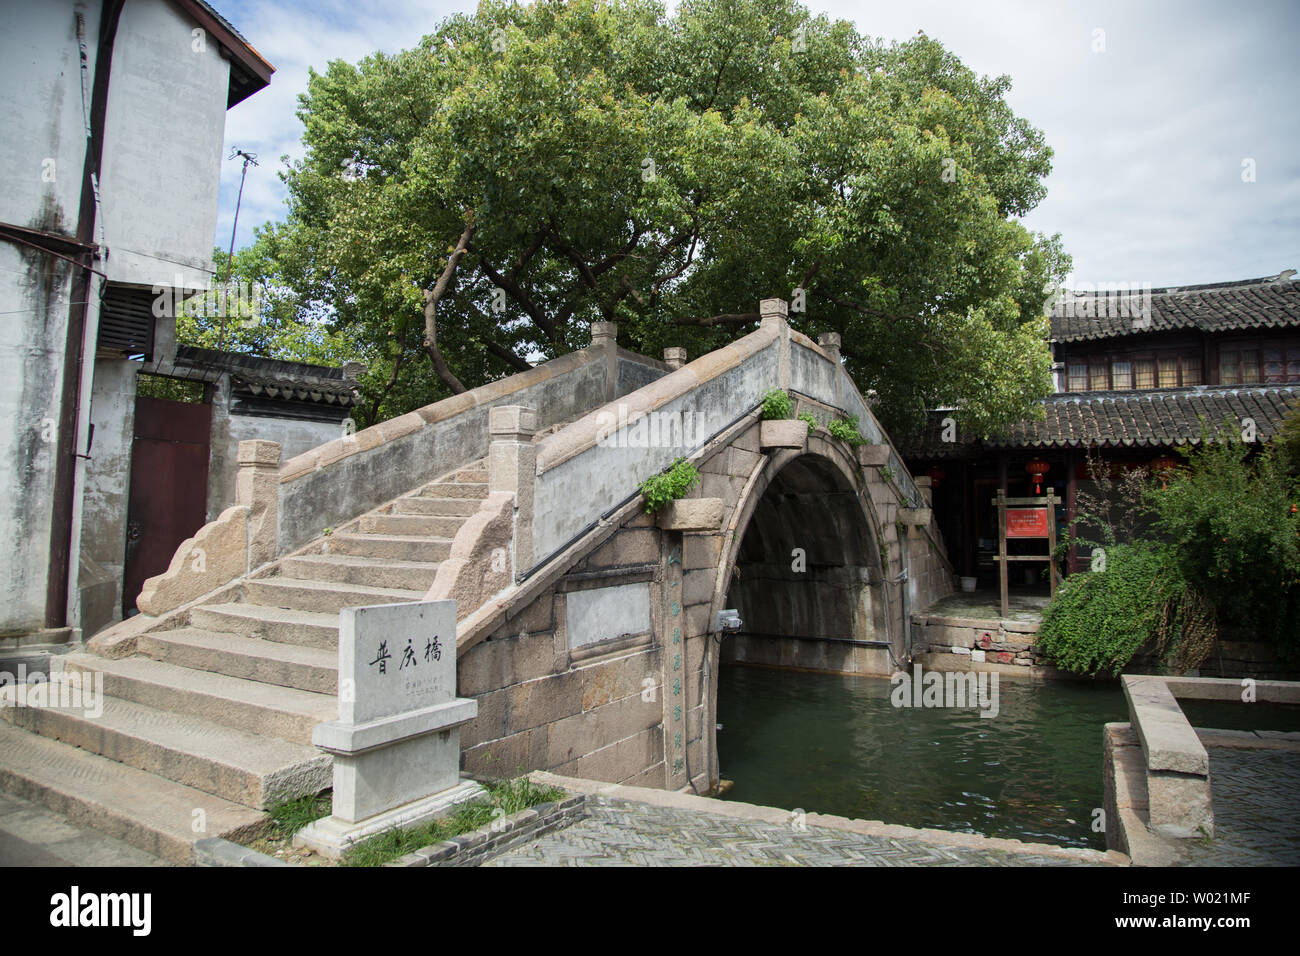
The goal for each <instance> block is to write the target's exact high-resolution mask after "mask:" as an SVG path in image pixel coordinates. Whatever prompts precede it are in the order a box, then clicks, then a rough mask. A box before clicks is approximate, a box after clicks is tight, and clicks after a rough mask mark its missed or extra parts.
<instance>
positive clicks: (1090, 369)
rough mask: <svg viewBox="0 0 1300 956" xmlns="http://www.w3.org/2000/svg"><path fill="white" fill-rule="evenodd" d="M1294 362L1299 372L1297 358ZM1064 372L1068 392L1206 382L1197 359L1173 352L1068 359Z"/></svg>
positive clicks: (1163, 351) (1123, 389)
mask: <svg viewBox="0 0 1300 956" xmlns="http://www.w3.org/2000/svg"><path fill="white" fill-rule="evenodd" d="M1296 358H1297V362H1296V367H1297V369H1300V354H1298V355H1297V357H1296ZM1066 368H1067V369H1068V375H1067V387H1068V388H1069V390H1070V391H1071V392H1089V391H1090V392H1105V391H1131V390H1133V389H1145V388H1177V387H1180V386H1188V385H1201V384H1203V383H1204V381H1205V378H1204V374H1203V371H1202V369H1201V357H1200V356H1199V355H1193V354H1191V353H1186V352H1180V351H1173V350H1161V351H1159V352H1145V353H1132V352H1129V353H1123V352H1122V353H1119V354H1112V355H1090V356H1087V357H1086V358H1079V359H1071V360H1070V361H1069V362H1068V363H1067V365H1066Z"/></svg>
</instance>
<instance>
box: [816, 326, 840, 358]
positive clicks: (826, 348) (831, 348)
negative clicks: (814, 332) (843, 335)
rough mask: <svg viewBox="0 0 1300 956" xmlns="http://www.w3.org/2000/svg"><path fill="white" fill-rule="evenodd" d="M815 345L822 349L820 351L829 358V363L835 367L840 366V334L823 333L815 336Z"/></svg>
mask: <svg viewBox="0 0 1300 956" xmlns="http://www.w3.org/2000/svg"><path fill="white" fill-rule="evenodd" d="M817 344H818V345H820V346H821V347H822V351H823V352H825V353H826V354H827V355H829V356H830V357H831V361H832V362H834V363H835V364H836V365H839V364H840V333H838V332H823V333H822V334H821V335H819V336H817Z"/></svg>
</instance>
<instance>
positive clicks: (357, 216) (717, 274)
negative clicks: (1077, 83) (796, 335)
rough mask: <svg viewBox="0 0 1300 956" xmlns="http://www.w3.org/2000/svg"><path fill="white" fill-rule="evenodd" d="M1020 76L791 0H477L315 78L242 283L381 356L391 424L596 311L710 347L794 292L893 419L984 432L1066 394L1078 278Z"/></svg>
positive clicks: (537, 354) (805, 324) (802, 312)
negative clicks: (1067, 287) (670, 4)
mask: <svg viewBox="0 0 1300 956" xmlns="http://www.w3.org/2000/svg"><path fill="white" fill-rule="evenodd" d="M1009 85H1010V81H1009V80H1008V78H1006V77H998V78H992V79H990V78H983V77H980V76H977V75H976V74H975V73H973V72H972V71H971V70H969V69H968V68H967V67H965V66H963V65H962V64H961V62H960V61H959V60H958V59H957V58H956V57H955V56H953V55H952V54H951V53H949V52H948V51H946V50H945V49H944V48H943V46H942V45H941V44H940V43H938V42H937V41H935V40H932V39H929V38H927V37H925V36H923V35H922V36H917V37H916V38H914V39H912V40H910V41H908V42H905V43H895V44H885V43H883V42H878V41H873V40H871V39H870V38H868V37H866V36H864V35H862V34H860V33H859V32H858V31H857V30H856V28H855V27H854V26H853V24H851V23H849V22H846V21H831V20H829V19H827V18H826V17H825V16H813V15H811V14H810V13H809V11H808V10H807V9H806V8H804V7H802V6H800V5H799V4H797V3H795V2H792V0H683V2H682V3H681V4H680V5H679V7H678V8H677V11H676V12H675V13H674V14H673V15H671V16H670V15H668V14H667V13H666V11H665V9H664V6H663V4H661V3H658V2H654V0H619V2H598V0H567V2H563V0H537V2H535V3H532V4H530V5H527V6H522V5H516V4H507V3H501V2H495V0H485V2H483V3H482V4H481V6H480V7H479V9H478V10H477V12H476V13H474V14H472V15H463V14H462V15H456V16H453V17H450V18H449V19H447V20H446V21H444V22H443V24H442V25H441V26H440V27H439V29H438V30H437V31H436V32H435V33H433V34H431V35H430V36H426V37H424V38H423V39H422V40H421V41H420V42H419V43H418V44H417V45H415V46H414V47H412V48H411V49H408V50H405V51H402V52H400V53H396V54H392V55H389V54H384V53H376V54H374V55H373V56H370V57H367V58H366V59H364V60H362V61H361V62H359V63H357V64H349V63H346V62H338V61H336V62H332V63H330V64H329V66H328V68H327V69H326V70H325V71H324V72H323V73H315V72H313V73H312V75H311V78H310V81H309V86H308V90H307V92H306V93H305V94H304V95H303V96H302V98H301V108H300V111H299V116H300V118H301V119H302V122H303V124H304V133H303V140H304V145H305V147H306V152H305V155H304V157H303V159H302V160H301V161H299V162H297V163H295V164H293V165H292V166H291V167H290V168H289V169H288V170H287V171H286V172H285V173H284V174H283V176H284V179H285V182H286V184H287V187H288V191H289V209H288V215H287V218H286V219H285V221H284V222H282V223H280V224H277V225H275V226H272V227H268V228H264V229H262V230H259V234H258V238H257V241H256V243H255V245H254V247H253V248H252V249H250V250H247V251H246V253H245V254H244V259H243V260H242V263H241V271H242V270H243V269H244V268H247V269H252V270H254V271H259V272H260V274H261V275H262V276H263V277H264V278H266V277H267V276H273V281H274V284H275V285H276V286H277V287H279V288H282V289H288V290H291V292H292V297H294V298H296V302H297V307H298V308H299V309H300V310H302V312H303V314H304V315H306V316H308V317H314V318H315V320H316V321H318V322H323V323H325V324H327V325H328V326H329V327H330V330H331V333H332V334H334V335H345V336H346V338H347V339H348V340H350V341H353V342H355V343H357V347H358V348H359V349H361V350H364V351H365V353H366V354H364V355H361V356H359V357H360V358H361V359H362V360H363V361H367V362H368V363H369V364H370V367H371V373H370V376H369V377H368V379H367V381H366V388H367V391H368V395H369V397H370V398H371V400H372V405H373V408H372V411H373V413H374V415H375V416H376V417H383V416H385V415H387V414H393V413H398V412H401V411H405V410H407V409H408V408H410V407H412V406H413V405H415V404H419V403H421V402H424V401H430V400H433V399H434V398H436V397H438V396H439V395H443V394H447V393H448V392H452V391H459V390H461V389H463V388H465V387H473V386H475V385H478V384H481V383H483V382H485V381H489V380H491V379H493V378H496V377H499V376H501V375H503V374H507V373H509V372H512V371H516V370H520V369H523V368H527V367H528V366H529V364H530V363H532V362H535V361H537V360H539V359H541V358H543V357H546V358H549V357H553V356H556V355H559V354H563V353H565V352H568V351H571V350H573V349H575V348H580V347H582V346H584V345H586V344H587V342H588V341H589V328H588V325H589V323H590V322H592V321H594V320H612V321H617V322H618V323H619V341H620V344H622V345H625V346H626V347H629V348H632V349H635V350H637V351H641V352H644V353H647V354H651V355H658V354H660V351H661V350H662V349H663V348H664V347H665V346H668V345H684V346H686V347H687V348H688V350H689V353H690V355H691V357H695V356H697V355H699V354H701V353H702V352H704V351H706V350H708V349H710V348H714V347H717V346H718V345H720V344H723V343H724V342H725V341H728V340H730V339H732V338H734V337H735V336H737V335H739V334H743V333H744V332H746V331H748V330H750V329H751V328H753V327H754V326H755V324H756V323H757V321H758V315H757V307H758V301H759V300H760V299H762V298H768V297H773V296H779V297H781V298H785V299H788V300H791V302H792V313H791V317H790V318H791V322H792V324H793V325H794V326H795V327H797V328H799V329H801V330H802V331H804V332H806V333H807V334H809V335H813V336H816V335H817V334H818V333H821V332H826V331H837V332H839V333H840V334H841V336H842V351H843V354H844V356H845V361H846V366H847V368H848V370H849V371H850V373H851V374H852V375H853V376H854V379H855V380H856V381H857V383H858V385H859V387H860V388H861V389H862V390H863V391H864V392H865V391H867V390H869V389H874V390H875V391H876V392H877V393H878V396H879V405H878V408H877V411H878V413H879V414H880V415H881V417H882V419H884V421H885V423H886V425H887V426H888V427H890V428H894V429H900V428H908V427H911V426H913V425H915V424H916V423H917V422H918V420H919V418H920V416H921V415H922V414H923V413H924V410H925V409H927V408H934V407H957V408H958V409H959V413H958V420H959V422H961V424H962V425H963V426H964V427H969V428H973V429H975V430H977V431H980V432H987V431H989V430H995V429H997V428H999V427H1001V426H1003V425H1006V424H1008V423H1010V422H1012V421H1015V420H1018V419H1020V418H1022V417H1024V415H1025V414H1026V413H1027V412H1029V411H1030V409H1031V407H1032V403H1033V401H1034V400H1035V399H1037V398H1039V397H1041V396H1042V395H1043V394H1045V393H1046V392H1048V391H1049V390H1050V361H1051V360H1050V354H1049V352H1048V349H1047V346H1046V320H1045V319H1044V318H1043V307H1044V303H1045V301H1046V300H1047V296H1048V289H1049V287H1050V286H1052V285H1053V284H1055V283H1057V282H1059V281H1060V280H1061V279H1063V278H1064V275H1065V273H1066V272H1067V271H1068V258H1067V257H1066V256H1065V255H1064V254H1063V252H1062V250H1061V247H1060V241H1059V237H1050V238H1049V237H1043V236H1038V235H1034V234H1031V233H1030V232H1029V231H1028V230H1027V229H1026V228H1025V227H1024V226H1022V225H1021V224H1020V223H1019V222H1018V221H1017V217H1019V216H1022V215H1023V214H1025V213H1026V212H1028V211H1029V210H1030V209H1032V208H1033V207H1034V206H1035V205H1036V204H1037V203H1038V202H1039V201H1040V200H1041V199H1042V198H1043V195H1044V192H1045V190H1044V186H1043V178H1044V177H1045V176H1046V175H1047V173H1048V172H1049V170H1050V157H1051V150H1050V149H1049V148H1048V147H1047V146H1046V145H1045V144H1044V142H1043V136H1042V134H1041V133H1040V132H1039V131H1038V130H1036V129H1034V128H1032V127H1031V126H1030V125H1029V124H1028V123H1027V122H1025V121H1024V120H1023V119H1021V118H1019V117H1017V116H1015V115H1014V113H1013V112H1012V110H1011V109H1010V107H1009V106H1008V105H1007V103H1006V100H1005V94H1006V92H1007V90H1008V88H1009ZM277 308H284V302H283V301H280V302H278V303H277Z"/></svg>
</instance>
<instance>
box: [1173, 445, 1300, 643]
mask: <svg viewBox="0 0 1300 956" xmlns="http://www.w3.org/2000/svg"><path fill="white" fill-rule="evenodd" d="M1239 428H1240V426H1239V425H1238V424H1237V423H1235V422H1231V421H1229V422H1226V423H1225V424H1224V428H1223V429H1221V430H1220V434H1221V435H1224V434H1226V435H1234V434H1235V433H1236V431H1237V430H1238V429H1239ZM1205 438H1207V439H1209V434H1208V432H1207V433H1206V435H1205ZM1255 447H1257V446H1253V445H1252V444H1247V443H1243V442H1240V441H1236V440H1233V441H1223V440H1218V441H1215V440H1212V439H1210V440H1203V441H1202V443H1201V444H1200V445H1199V446H1197V447H1195V448H1194V449H1193V450H1191V451H1190V452H1189V453H1188V454H1187V459H1188V463H1187V466H1186V467H1185V468H1180V469H1178V470H1176V471H1175V472H1174V473H1173V474H1172V475H1171V476H1170V477H1169V480H1168V482H1167V487H1166V488H1163V489H1162V488H1160V487H1152V489H1151V490H1150V492H1149V494H1148V495H1147V504H1148V505H1149V507H1150V508H1151V509H1152V511H1153V513H1154V515H1155V525H1156V528H1157V529H1158V530H1159V531H1160V532H1161V533H1162V534H1163V535H1165V536H1167V537H1168V539H1169V541H1170V543H1171V544H1172V545H1173V547H1174V549H1175V552H1176V555H1177V564H1178V568H1179V570H1180V573H1181V574H1182V575H1183V576H1184V577H1185V578H1186V580H1187V581H1188V583H1189V584H1191V585H1192V586H1193V587H1195V588H1197V589H1198V590H1201V591H1203V592H1204V593H1205V594H1206V596H1207V597H1209V598H1210V599H1211V600H1212V601H1213V602H1214V603H1215V605H1216V606H1217V607H1218V608H1219V612H1220V616H1221V617H1222V619H1223V620H1224V621H1229V622H1232V624H1233V626H1234V627H1235V628H1239V629H1242V630H1244V631H1246V632H1247V633H1248V634H1249V635H1250V636H1251V637H1261V638H1265V639H1269V640H1274V641H1277V642H1278V643H1279V644H1282V645H1284V646H1290V647H1295V646H1296V645H1297V644H1300V641H1297V632H1298V631H1300V516H1297V515H1296V514H1292V512H1291V505H1292V503H1293V502H1294V501H1295V500H1296V499H1297V496H1298V489H1297V488H1296V486H1295V482H1294V481H1292V480H1291V479H1289V478H1288V477H1287V476H1286V475H1285V474H1284V472H1283V471H1282V470H1281V469H1280V468H1279V466H1278V462H1277V461H1276V457H1275V452H1274V450H1273V449H1272V448H1271V447H1265V448H1263V449H1262V450H1259V451H1257V452H1256V453H1254V454H1252V450H1253V449H1254V448H1255Z"/></svg>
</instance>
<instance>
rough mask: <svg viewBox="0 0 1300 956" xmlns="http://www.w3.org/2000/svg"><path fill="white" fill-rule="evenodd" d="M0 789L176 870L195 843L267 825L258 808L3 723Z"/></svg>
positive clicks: (246, 833)
mask: <svg viewBox="0 0 1300 956" xmlns="http://www.w3.org/2000/svg"><path fill="white" fill-rule="evenodd" d="M0 787H3V788H4V789H5V790H6V791H8V792H9V793H13V794H17V795H18V796H20V797H23V798H24V799H27V800H31V801H32V802H33V803H38V804H40V805H42V806H44V807H47V808H48V809H50V810H52V811H54V812H55V813H58V814H61V815H62V816H65V817H67V818H68V819H69V820H71V821H72V823H74V824H76V825H79V826H87V827H92V828H94V829H96V830H99V831H101V832H103V833H107V834H108V835H109V836H112V837H116V838H117V839H119V840H122V841H124V842H126V843H129V844H131V845H132V846H134V847H137V848H139V849H141V850H144V851H145V852H146V853H151V854H153V855H154V856H157V857H160V858H162V859H164V860H167V861H168V862H171V863H175V864H178V865H184V864H188V863H190V862H192V857H193V846H194V842H195V841H196V840H201V839H203V838H205V837H226V838H228V839H240V838H243V837H246V836H255V835H257V834H258V833H259V832H260V831H261V830H263V829H264V828H265V827H266V825H267V817H266V814H264V813H262V812H260V811H258V810H253V809H251V808H249V807H245V806H241V805H239V804H236V803H232V802H231V801H229V800H225V799H223V798H221V797H217V796H213V795H212V794H210V793H205V792H204V791H202V790H196V789H194V788H193V787H187V786H185V785H184V784H180V783H176V782H174V781H172V780H168V779H166V778H165V777H159V776H158V775H157V774H152V773H148V772H146V771H143V770H138V769H136V768H135V767H129V766H127V765H126V764H122V763H118V762H116V761H114V760H109V759H108V758H106V757H101V756H99V755H97V754H92V753H89V752H87V751H85V750H80V749H78V748H77V747H73V746H71V745H69V744H65V743H60V742H59V741H56V740H49V739H46V738H45V737H41V736H38V735H37V734H33V733H29V732H28V731H25V730H20V729H19V728H17V727H12V726H8V725H6V724H4V723H0ZM200 823H201V824H202V826H201V829H198V830H197V832H196V828H197V827H198V825H199V824H200Z"/></svg>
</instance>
